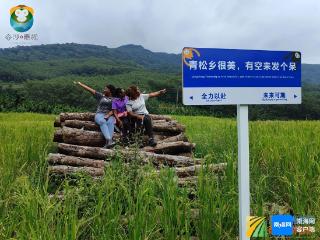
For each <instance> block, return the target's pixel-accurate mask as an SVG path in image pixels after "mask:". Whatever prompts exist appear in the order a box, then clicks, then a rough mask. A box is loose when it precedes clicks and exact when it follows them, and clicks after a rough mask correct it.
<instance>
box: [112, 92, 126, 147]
mask: <svg viewBox="0 0 320 240" xmlns="http://www.w3.org/2000/svg"><path fill="white" fill-rule="evenodd" d="M127 102H128V97H127V96H126V94H125V91H124V90H123V89H122V88H117V89H116V90H115V98H114V99H113V100H112V110H113V115H114V117H115V118H116V121H117V125H118V126H119V128H120V129H121V133H122V140H123V142H124V143H127V142H128V140H129V139H128V133H129V132H130V123H129V119H128V116H127V109H126V104H127Z"/></svg>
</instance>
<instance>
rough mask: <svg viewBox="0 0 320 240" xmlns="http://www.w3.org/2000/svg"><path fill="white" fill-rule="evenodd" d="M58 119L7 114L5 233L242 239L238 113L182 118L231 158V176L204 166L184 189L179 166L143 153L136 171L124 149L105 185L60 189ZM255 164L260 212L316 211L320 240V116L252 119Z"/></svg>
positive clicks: (254, 201) (0, 202)
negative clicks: (145, 159) (52, 164)
mask: <svg viewBox="0 0 320 240" xmlns="http://www.w3.org/2000/svg"><path fill="white" fill-rule="evenodd" d="M54 118H55V116H52V115H40V114H30V113H25V114H21V113H20V114H17V113H8V114H6V113H0V141H1V144H0V239H10V238H11V239H44V240H50V239H52V240H53V239H54V240H56V239H63V240H65V239H134V240H138V239H169V240H171V239H172V240H173V239H190V237H191V236H198V237H199V239H213V240H215V239H226V240H227V239H228V240H229V239H236V238H237V232H238V194H237V191H238V182H237V131H236V122H235V120H230V119H217V118H210V117H184V116H176V118H177V119H178V120H179V121H180V122H182V123H184V124H185V125H186V126H187V135H188V137H189V138H190V140H191V141H192V142H195V143H196V144H197V146H196V152H195V155H196V156H197V157H204V159H205V161H206V163H209V162H212V163H218V162H227V163H228V167H227V170H226V172H225V174H224V175H223V176H219V177H217V176H215V175H213V174H212V173H210V172H207V171H206V169H205V167H204V169H203V171H202V172H201V174H200V177H199V183H198V187H197V189H181V188H178V187H177V179H176V178H175V175H174V172H173V171H171V170H168V169H167V170H164V171H162V173H161V174H160V176H159V175H155V174H153V173H152V170H151V169H152V168H151V167H150V166H144V167H140V166H139V161H138V159H137V163H134V164H132V166H131V168H127V167H126V165H124V164H122V159H121V156H119V157H115V159H113V164H112V165H111V167H109V168H108V169H107V170H106V176H105V178H104V179H103V180H102V181H100V182H98V181H93V180H91V178H88V177H86V176H81V175H79V176H77V179H76V180H73V181H65V182H64V183H63V184H62V185H61V186H51V185H50V183H49V181H48V180H49V179H48V176H47V170H46V169H47V165H46V156H47V154H48V152H52V151H54V149H55V146H54V144H53V143H52V137H53V131H54V129H53V120H54ZM250 171H251V173H250V174H251V175H250V177H251V179H250V181H251V186H250V187H251V188H250V189H251V211H252V214H253V215H257V216H264V215H267V214H268V211H269V210H267V209H266V207H265V206H266V205H271V204H277V205H280V206H287V208H291V209H292V211H293V213H294V214H295V215H312V216H315V217H316V231H317V233H316V236H315V237H314V239H319V237H320V224H319V222H320V122H319V121H264V122H251V123H250ZM52 189H56V191H57V192H58V191H62V190H63V191H64V196H65V197H64V200H63V201H61V200H59V199H58V197H53V198H49V194H48V191H52ZM190 196H193V197H192V198H191V197H190ZM191 209H199V214H198V215H197V216H195V215H194V212H193V210H191ZM312 239H313V238H312Z"/></svg>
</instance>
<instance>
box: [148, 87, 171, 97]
mask: <svg viewBox="0 0 320 240" xmlns="http://www.w3.org/2000/svg"><path fill="white" fill-rule="evenodd" d="M166 92H167V90H166V89H162V90H160V91H158V92H152V93H149V97H159V96H161V95H163V94H165V93H166Z"/></svg>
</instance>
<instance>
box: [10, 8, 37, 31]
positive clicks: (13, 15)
mask: <svg viewBox="0 0 320 240" xmlns="http://www.w3.org/2000/svg"><path fill="white" fill-rule="evenodd" d="M33 15H34V11H33V9H32V8H31V7H28V6H25V5H18V6H16V7H13V8H11V9H10V25H11V27H12V28H13V29H14V30H16V31H17V32H26V31H28V30H29V29H30V28H31V27H32V25H33Z"/></svg>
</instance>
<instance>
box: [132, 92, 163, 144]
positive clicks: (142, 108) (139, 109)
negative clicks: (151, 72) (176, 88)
mask: <svg viewBox="0 0 320 240" xmlns="http://www.w3.org/2000/svg"><path fill="white" fill-rule="evenodd" d="M165 93H166V89H162V90H160V91H157V92H152V93H149V94H141V93H140V90H139V88H138V87H137V86H131V87H129V88H128V90H127V95H128V97H129V101H128V102H127V104H126V108H127V112H128V115H129V116H130V117H131V119H132V120H133V121H134V122H135V123H136V124H137V125H138V126H141V125H142V126H143V127H144V128H145V130H146V133H147V134H148V137H149V142H148V145H150V146H152V147H155V146H156V145H157V142H156V141H155V140H154V136H153V130H152V120H151V117H150V116H149V112H148V110H147V108H146V104H145V101H146V100H148V99H149V98H152V97H158V96H161V95H163V94H165Z"/></svg>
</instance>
